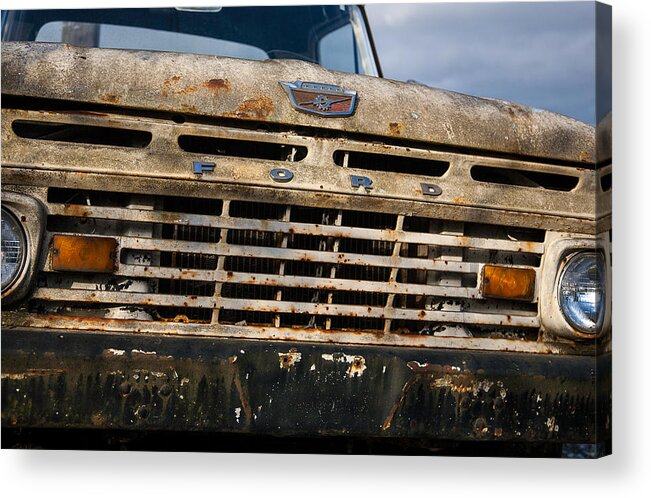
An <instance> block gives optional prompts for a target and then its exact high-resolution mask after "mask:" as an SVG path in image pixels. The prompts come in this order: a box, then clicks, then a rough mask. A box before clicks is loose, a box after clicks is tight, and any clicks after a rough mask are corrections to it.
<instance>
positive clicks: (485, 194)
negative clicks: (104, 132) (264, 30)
mask: <svg viewBox="0 0 651 498" xmlns="http://www.w3.org/2000/svg"><path fill="white" fill-rule="evenodd" d="M17 120H18V121H21V120H22V121H24V120H30V121H33V122H35V123H39V122H48V123H50V122H51V123H62V124H63V123H68V124H74V125H82V124H84V125H93V126H103V127H105V126H107V124H108V125H110V126H114V127H116V128H125V129H133V130H140V131H143V130H146V131H149V132H151V133H152V136H153V138H152V141H151V143H150V144H149V145H147V146H146V147H143V148H138V149H134V148H131V147H126V146H125V147H117V146H111V145H97V144H80V143H67V142H64V141H49V140H48V141H44V140H36V139H30V138H24V137H20V136H18V135H16V134H15V133H14V131H13V130H12V123H14V122H16V121H17ZM2 125H3V126H2V133H3V136H2V141H3V150H2V157H3V162H4V164H6V165H21V166H23V167H28V166H29V165H30V164H31V165H38V168H39V169H42V170H63V171H76V172H83V173H86V174H87V173H103V174H111V175H114V174H118V173H119V174H122V175H126V176H130V177H152V176H155V177H157V178H169V179H179V180H190V181H192V184H193V185H196V184H197V182H200V183H201V184H206V183H213V182H219V183H232V184H237V185H240V186H242V185H256V186H270V185H274V186H275V187H276V189H279V190H280V189H287V190H292V191H296V190H299V191H308V192H319V193H320V194H327V193H333V194H346V195H351V194H352V195H354V196H355V197H364V198H369V199H371V198H379V199H384V200H391V201H393V200H395V199H408V200H418V201H420V202H422V203H423V205H424V206H425V209H427V206H431V205H447V206H450V207H454V208H455V209H456V208H458V207H461V206H471V207H480V208H489V209H492V210H497V209H504V210H510V211H514V212H520V213H521V212H526V213H537V214H544V215H556V216H563V217H569V218H582V219H588V220H590V221H593V220H594V218H595V214H594V209H595V208H594V192H595V188H596V187H595V185H596V184H595V182H596V179H595V177H596V173H595V170H594V168H593V167H590V166H589V165H586V166H585V167H583V168H581V167H570V166H564V165H561V164H541V163H535V162H532V161H522V160H507V159H498V158H492V157H482V156H479V155H472V154H459V153H452V152H443V151H436V150H428V149H417V148H414V147H405V146H402V147H399V146H386V145H384V144H378V143H367V142H362V141H357V140H353V139H346V140H344V139H325V138H320V137H309V136H296V135H294V134H292V133H288V132H283V133H270V132H262V131H251V130H238V129H235V128H233V127H232V126H214V125H212V126H208V125H205V124H195V123H181V124H179V123H174V122H171V121H169V120H162V119H154V118H134V117H129V116H121V115H116V114H104V115H96V114H90V115H89V114H86V113H83V112H80V113H71V112H65V113H57V112H37V111H24V110H13V109H5V110H3V113H2ZM181 136H198V137H218V138H225V137H227V138H229V139H232V140H234V141H238V140H239V141H254V142H256V143H260V144H265V143H278V142H280V143H283V144H288V145H289V146H296V147H299V146H300V147H306V148H307V151H308V153H307V156H306V157H305V158H303V159H301V160H299V161H282V160H264V159H259V158H255V156H254V155H253V157H230V156H228V155H219V154H213V155H211V154H209V153H203V154H199V153H196V152H194V153H193V152H186V151H184V150H182V149H181V148H180V147H179V146H178V142H179V137H181ZM338 150H346V151H350V152H355V151H364V152H366V153H372V154H373V155H371V156H369V157H370V158H369V159H368V161H367V162H366V164H367V166H368V168H370V169H369V170H366V169H355V168H347V167H341V166H337V165H336V164H335V162H334V160H333V156H334V155H335V153H336V151H338ZM89 157H92V160H91V161H89ZM394 157H395V158H397V159H407V158H409V159H411V158H413V159H418V160H420V159H428V160H432V161H438V162H443V163H449V164H450V168H449V171H448V172H447V173H446V174H444V175H443V176H442V177H440V178H437V179H436V182H437V185H438V186H439V187H440V188H441V190H442V193H441V195H439V196H436V197H432V196H428V195H424V194H423V191H422V183H423V182H424V181H431V180H432V177H430V176H425V175H424V174H421V175H418V174H405V173H409V172H408V171H405V172H401V171H398V172H396V171H375V170H374V168H376V166H377V165H376V164H375V163H377V162H378V161H382V160H383V159H382V158H394ZM373 158H380V159H373ZM199 159H201V160H210V161H211V162H214V163H215V164H216V165H217V166H216V167H215V168H214V171H212V172H209V173H206V174H203V175H201V176H200V177H199V178H197V175H196V174H195V173H194V168H193V162H194V161H196V160H199ZM386 160H388V159H386ZM153 164H155V165H156V166H155V169H153V168H151V167H150V165H153ZM279 165H283V167H284V168H287V169H289V170H290V171H291V173H292V180H291V181H290V182H286V183H277V182H273V181H272V179H271V178H270V172H271V171H272V170H273V169H274V168H277V167H278V166H279ZM476 165H480V166H490V167H495V168H500V170H503V171H505V172H507V174H517V173H518V172H519V171H525V172H536V173H544V174H551V175H563V176H565V175H570V176H572V177H575V178H578V180H579V183H578V185H577V186H576V188H574V189H573V190H572V191H561V190H555V189H545V188H532V187H524V186H520V185H504V184H500V185H496V184H491V183H486V182H481V181H476V180H474V179H473V178H472V176H471V170H472V168H473V167H474V166H476ZM351 175H364V176H366V177H369V178H370V179H371V180H372V182H373V189H372V190H369V191H366V190H363V191H359V189H356V188H352V187H351Z"/></svg>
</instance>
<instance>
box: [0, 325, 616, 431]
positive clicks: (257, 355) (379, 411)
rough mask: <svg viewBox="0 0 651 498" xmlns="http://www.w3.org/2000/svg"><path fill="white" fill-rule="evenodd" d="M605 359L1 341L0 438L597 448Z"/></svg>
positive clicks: (166, 341) (74, 337) (126, 339)
mask: <svg viewBox="0 0 651 498" xmlns="http://www.w3.org/2000/svg"><path fill="white" fill-rule="evenodd" d="M609 367H610V356H609V355H603V356H600V357H598V358H596V359H595V358H590V357H569V356H555V357H541V356H536V355H533V356H532V355H522V354H514V353H510V354H505V353H488V352H486V353H477V352H474V353H469V352H464V351H459V350H431V351H425V350H418V349H410V348H400V349H388V348H377V347H370V346H343V345H333V344H323V345H317V344H300V343H279V342H267V341H243V340H214V339H213V340H209V339H198V338H193V339H189V338H174V337H167V338H164V337H154V336H138V335H124V334H116V335H113V334H97V333H79V332H68V333H61V332H57V331H39V330H3V334H2V406H3V411H2V426H3V427H4V428H6V427H13V426H15V427H39V428H103V429H107V428H113V429H136V430H156V429H165V430H174V431H224V432H235V433H245V432H246V433H251V434H260V435H264V434H267V435H285V436H287V435H309V436H322V435H331V436H332V435H346V436H367V437H370V436H380V437H427V438H434V439H436V438H440V439H445V440H485V441H556V442H582V443H594V442H597V435H598V436H599V438H600V440H604V439H607V438H609V437H610V421H609V419H608V418H607V417H600V418H595V407H598V408H599V410H600V413H602V414H604V413H606V414H607V413H609V410H610V403H611V401H610V391H609V382H608V379H607V378H605V377H602V378H601V379H600V381H599V382H597V378H596V372H597V370H599V371H600V372H607V371H609Z"/></svg>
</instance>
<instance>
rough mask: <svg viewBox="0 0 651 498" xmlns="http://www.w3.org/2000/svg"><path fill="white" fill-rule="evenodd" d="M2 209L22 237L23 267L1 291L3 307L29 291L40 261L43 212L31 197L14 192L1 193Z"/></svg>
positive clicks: (38, 203) (43, 224)
mask: <svg viewBox="0 0 651 498" xmlns="http://www.w3.org/2000/svg"><path fill="white" fill-rule="evenodd" d="M2 209H3V210H6V211H7V212H9V213H10V214H11V215H13V217H14V218H15V219H16V220H17V222H18V224H19V225H20V226H21V227H22V230H23V232H24V235H25V250H24V251H23V253H24V261H23V267H22V269H21V270H20V271H19V272H18V273H17V275H16V276H15V278H13V279H12V282H11V283H10V284H9V285H7V287H6V288H5V289H2V304H3V306H5V305H8V304H12V303H14V302H16V301H18V300H20V299H22V298H24V297H25V296H26V295H27V293H28V292H29V289H30V288H31V285H32V282H33V280H34V277H35V275H36V271H37V269H38V267H39V263H40V259H41V258H40V256H41V254H40V251H41V245H42V239H43V233H44V231H45V219H46V212H45V208H44V207H43V205H42V204H41V203H40V202H39V201H37V200H36V199H34V198H33V197H30V196H28V195H23V194H18V193H15V192H2Z"/></svg>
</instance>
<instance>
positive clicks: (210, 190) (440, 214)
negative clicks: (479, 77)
mask: <svg viewBox="0 0 651 498" xmlns="http://www.w3.org/2000/svg"><path fill="white" fill-rule="evenodd" d="M5 112H6V111H4V110H3V114H4V113H5ZM3 130H4V127H3ZM4 144H5V142H4V140H3V148H2V153H3V154H5V153H7V148H6V147H5V146H4ZM27 150H28V149H24V151H23V152H22V153H24V154H26V153H27ZM76 160H79V159H76ZM3 161H6V163H5V164H3V167H2V176H3V188H4V189H6V190H16V191H23V190H24V189H28V190H29V189H34V188H37V187H61V188H78V189H89V190H103V191H105V192H132V193H134V194H136V193H143V192H146V193H149V194H159V195H181V196H187V197H204V198H218V199H219V198H221V199H231V200H246V199H256V200H258V201H260V202H279V203H283V202H284V203H289V202H291V203H296V204H299V205H301V206H309V207H317V206H323V205H324V204H327V205H328V206H330V207H332V208H333V209H355V210H371V211H373V210H378V211H380V210H386V209H387V208H389V209H391V210H392V211H394V212H397V213H410V214H412V215H414V216H428V217H432V218H438V219H446V220H457V221H475V220H481V221H482V222H483V223H491V224H496V225H517V226H521V227H528V228H539V229H545V230H558V231H562V232H569V233H586V234H594V233H595V221H594V217H590V218H577V217H575V216H574V215H572V214H570V213H565V214H563V215H554V214H550V213H549V212H547V213H532V212H527V211H521V212H514V211H509V210H506V209H503V208H497V209H496V208H489V207H486V208H482V207H474V206H468V205H464V204H463V203H459V204H451V205H447V204H438V203H425V202H423V201H422V200H421V199H420V198H418V197H414V196H410V198H409V199H406V198H405V199H398V198H396V199H386V198H379V197H375V196H370V195H366V194H362V195H356V194H355V193H352V194H351V193H343V192H340V193H334V192H322V191H319V192H312V191H305V190H294V189H289V188H284V187H283V184H279V183H275V182H272V183H273V185H268V184H267V186H262V185H260V186H255V185H246V184H239V185H237V184H230V183H216V182H215V183H213V182H204V181H197V179H196V178H193V180H192V181H186V180H180V179H177V178H172V177H169V176H168V175H157V177H156V179H154V178H152V177H134V176H127V175H125V174H122V173H117V172H113V173H111V174H106V173H93V172H90V171H87V168H86V170H85V171H83V174H79V173H80V172H81V170H80V171H51V170H48V169H46V168H44V167H43V166H42V165H41V164H36V163H34V162H33V160H32V159H31V158H30V159H29V161H28V162H21V163H19V164H18V165H16V162H15V161H12V158H11V157H10V156H8V155H7V156H4V155H3ZM190 165H191V164H190ZM35 171H38V174H37V175H36V174H34V172H35ZM193 176H194V175H193ZM418 188H419V190H418V192H419V194H418V195H422V190H421V188H420V187H418ZM498 190H499V189H498ZM534 193H536V192H533V191H531V192H527V196H528V197H529V198H530V197H531V195H532V194H534ZM493 195H495V194H493ZM591 202H592V204H591V205H592V206H593V207H592V209H594V197H592V201H591Z"/></svg>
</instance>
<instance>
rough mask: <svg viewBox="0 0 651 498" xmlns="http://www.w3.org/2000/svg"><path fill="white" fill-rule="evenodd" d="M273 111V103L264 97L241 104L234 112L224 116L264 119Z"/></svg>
mask: <svg viewBox="0 0 651 498" xmlns="http://www.w3.org/2000/svg"><path fill="white" fill-rule="evenodd" d="M273 111H274V104H273V101H272V100H271V99H270V98H269V97H267V96H266V95H260V96H259V97H258V98H256V99H248V100H245V101H244V102H242V103H241V104H240V105H239V107H238V108H237V110H236V111H235V112H229V113H226V114H224V116H226V117H230V118H243V119H265V118H267V117H268V116H269V115H270V114H271V113H272V112H273Z"/></svg>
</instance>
